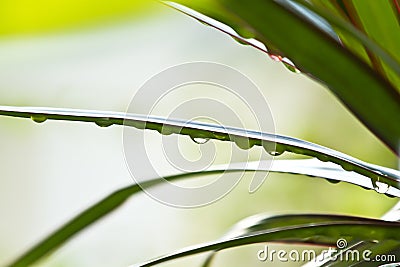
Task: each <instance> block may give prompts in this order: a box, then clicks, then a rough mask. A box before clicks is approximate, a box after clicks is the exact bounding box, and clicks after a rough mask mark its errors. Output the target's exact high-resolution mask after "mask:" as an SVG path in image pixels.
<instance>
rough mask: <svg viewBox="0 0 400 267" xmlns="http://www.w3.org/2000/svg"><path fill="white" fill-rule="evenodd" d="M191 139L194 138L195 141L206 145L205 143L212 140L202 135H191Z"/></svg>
mask: <svg viewBox="0 0 400 267" xmlns="http://www.w3.org/2000/svg"><path fill="white" fill-rule="evenodd" d="M190 139H192V140H193V142H195V143H196V144H199V145H204V144H205V143H207V142H208V141H210V138H202V137H190Z"/></svg>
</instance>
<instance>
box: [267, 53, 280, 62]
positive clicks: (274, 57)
mask: <svg viewBox="0 0 400 267" xmlns="http://www.w3.org/2000/svg"><path fill="white" fill-rule="evenodd" d="M269 57H270V58H271V59H272V60H273V61H276V62H281V61H282V57H281V56H280V55H275V54H269Z"/></svg>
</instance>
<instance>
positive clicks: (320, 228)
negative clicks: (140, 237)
mask: <svg viewBox="0 0 400 267" xmlns="http://www.w3.org/2000/svg"><path fill="white" fill-rule="evenodd" d="M239 228H240V229H242V230H243V231H242V232H240V233H239V234H235V235H234V236H233V237H232V236H228V237H225V238H222V239H221V240H217V241H214V242H209V243H205V244H200V245H196V246H192V247H189V248H186V249H181V250H179V251H176V252H174V253H171V254H167V255H165V256H162V257H159V258H156V259H154V260H150V261H148V262H145V263H141V264H135V265H132V266H131V267H146V266H154V265H156V264H160V263H163V262H168V261H171V260H174V259H178V258H182V257H186V256H190V255H195V254H199V253H203V252H208V251H220V250H223V249H229V248H234V247H238V246H244V245H248V244H254V243H264V242H276V243H286V244H299V243H301V244H312V245H323V246H335V245H336V242H337V241H338V239H341V238H344V239H346V241H353V240H370V241H371V242H372V241H374V242H375V241H378V242H380V241H392V242H396V243H399V242H400V241H399V240H400V231H399V230H400V223H398V222H385V221H382V220H375V219H367V218H361V217H351V216H339V215H315V214H306V215H280V216H272V217H261V218H256V219H255V220H254V221H253V222H251V223H250V224H249V225H248V226H247V227H246V226H244V227H239Z"/></svg>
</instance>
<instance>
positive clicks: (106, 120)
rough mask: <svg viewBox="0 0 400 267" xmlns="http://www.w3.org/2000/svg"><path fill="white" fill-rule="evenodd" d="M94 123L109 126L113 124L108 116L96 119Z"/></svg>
mask: <svg viewBox="0 0 400 267" xmlns="http://www.w3.org/2000/svg"><path fill="white" fill-rule="evenodd" d="M95 123H96V125H97V126H100V127H109V126H111V125H113V122H112V121H111V120H110V119H109V118H101V119H98V120H97V121H95Z"/></svg>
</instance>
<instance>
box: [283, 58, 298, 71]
mask: <svg viewBox="0 0 400 267" xmlns="http://www.w3.org/2000/svg"><path fill="white" fill-rule="evenodd" d="M281 61H282V64H283V65H284V66H285V67H286V68H287V69H288V70H290V71H291V72H294V73H300V70H299V69H298V68H297V67H296V66H295V65H294V63H293V62H292V61H291V60H290V59H288V58H287V57H284V58H282V60H281Z"/></svg>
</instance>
